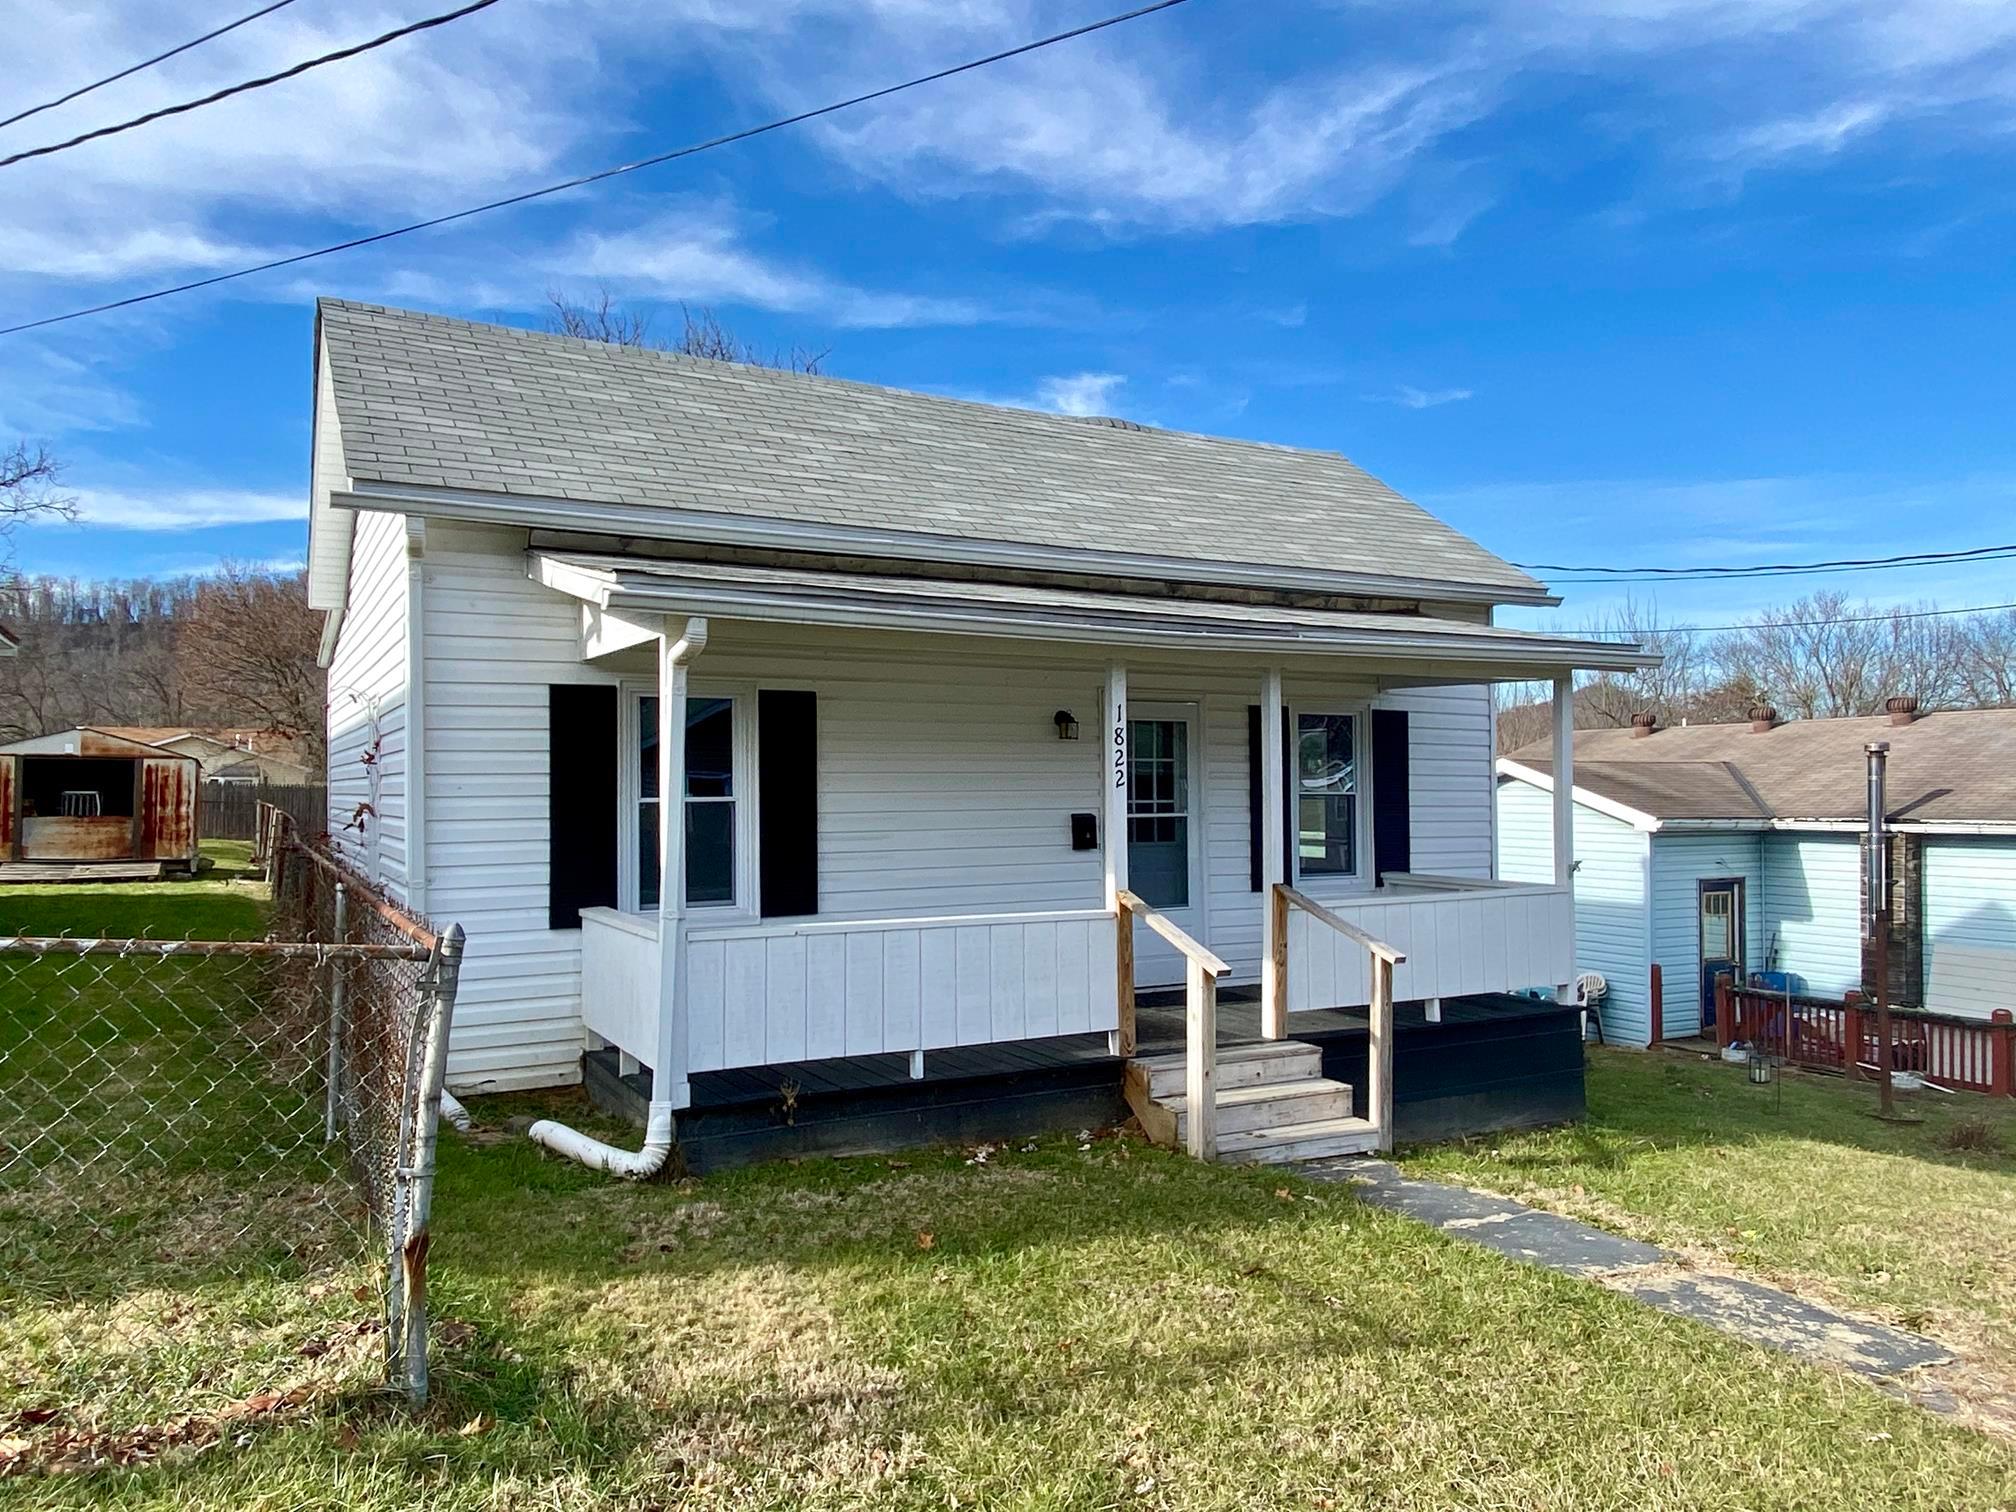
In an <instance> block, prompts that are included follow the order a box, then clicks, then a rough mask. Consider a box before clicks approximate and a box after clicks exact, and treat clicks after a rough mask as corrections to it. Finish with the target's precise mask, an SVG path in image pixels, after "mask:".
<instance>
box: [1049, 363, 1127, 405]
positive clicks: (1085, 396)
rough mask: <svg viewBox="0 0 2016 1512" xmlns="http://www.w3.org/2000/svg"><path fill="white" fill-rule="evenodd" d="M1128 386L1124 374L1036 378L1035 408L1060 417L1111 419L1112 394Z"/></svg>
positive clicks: (1078, 374)
mask: <svg viewBox="0 0 2016 1512" xmlns="http://www.w3.org/2000/svg"><path fill="white" fill-rule="evenodd" d="M1126 382H1127V377H1126V375H1125V374H1124V373H1072V374H1069V375H1068V376H1060V377H1052V378H1039V379H1038V380H1037V382H1036V406H1035V407H1036V408H1038V409H1047V410H1055V411H1056V412H1057V413H1058V414H1060V415H1080V416H1083V415H1110V414H1111V413H1112V412H1113V411H1112V407H1111V400H1112V397H1113V395H1114V394H1115V392H1117V391H1118V390H1119V389H1120V387H1121V386H1122V385H1124V384H1125V383H1126Z"/></svg>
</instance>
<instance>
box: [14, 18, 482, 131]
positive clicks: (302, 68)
mask: <svg viewBox="0 0 2016 1512" xmlns="http://www.w3.org/2000/svg"><path fill="white" fill-rule="evenodd" d="M496 3H497V0H473V3H472V4H469V5H465V6H463V7H462V8H461V9H460V10H452V11H447V12H445V13H443V14H442V15H439V16H429V17H428V18H427V19H426V20H425V21H415V22H413V23H412V24H411V25H409V26H401V27H398V28H397V29H395V30H393V31H389V32H386V33H385V34H384V35H383V36H379V37H373V38H372V39H371V40H370V41H369V42H359V43H358V44H357V45H356V46H354V47H344V48H339V49H338V50H337V51H335V52H332V53H323V54H322V55H321V56H320V57H319V58H308V59H306V60H305V61H303V62H300V63H296V64H295V65H294V66H293V67H292V68H283V69H281V70H280V72H278V73H270V74H267V75H265V76H264V77H263V78H258V79H247V80H245V81H244V82H243V83H242V84H232V85H230V86H228V87H227V88H224V89H219V90H214V91H212V92H211V93H210V94H207V95H204V96H203V97H202V98H201V99H197V100H184V101H183V102H182V103H181V104H180V105H164V106H163V107H162V108H161V109H159V110H150V111H148V112H147V114H145V115H140V116H135V117H133V119H132V120H130V121H121V122H120V123H119V124H118V125H116V126H100V127H99V128H98V129H97V130H96V131H86V132H82V133H80V134H79V135H77V136H73V137H71V138H70V139H69V140H68V141H67V142H51V143H49V144H48V145H47V146H46V147H30V148H29V149H28V150H27V151H25V152H17V153H14V154H13V155H12V156H10V157H0V168H10V167H12V166H13V165H14V164H16V163H23V162H26V161H27V160H28V159H29V158H39V157H47V156H48V155H49V154H50V153H52V152H65V151H68V150H69V149H70V148H72V147H81V146H82V145H83V144H84V143H86V142H95V141H97V140H98V139H99V138H100V137H108V136H117V135H118V134H119V133H120V132H122V131H131V130H133V129H134V128H135V127H136V126H145V125H147V124H148V122H150V121H158V120H161V119H163V118H164V117H166V116H175V115H182V114H184V113H185V112H187V111H191V110H201V109H202V108H203V107H204V106H206V105H215V104H216V103H217V102H218V101H219V100H228V99H230V98H231V97H232V96H233V95H241V94H245V93H246V92H248V91H250V90H254V89H264V88H265V87H266V86H267V85H268V84H278V83H280V82H281V81H282V80H283V79H291V78H294V77H296V76H297V75H300V74H304V73H307V72H308V71H309V70H310V69H315V68H321V67H323V66H324V65H325V64H329V63H341V62H342V61H343V60H344V59H346V58H354V57H356V56H357V55H358V54H359V53H367V52H370V51H371V50H372V49H373V48H374V47H383V46H385V44H386V43H388V42H397V41H398V40H399V39H400V38H401V37H410V36H412V35H413V34H414V33H415V32H423V31H429V30H431V29H432V28H434V27H437V26H446V25H447V24H448V23H449V22H451V21H460V20H461V19H462V18H463V17H464V16H473V15H475V14H476V12H477V11H480V10H488V9H489V8H490V7H491V6H493V5H495V4H496Z"/></svg>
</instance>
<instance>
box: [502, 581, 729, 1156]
mask: <svg viewBox="0 0 2016 1512" xmlns="http://www.w3.org/2000/svg"><path fill="white" fill-rule="evenodd" d="M658 648H659V650H658V846H659V850H658V853H659V856H660V857H661V858H662V859H661V864H660V866H659V871H658V1034H657V1046H656V1053H655V1054H654V1055H653V1057H652V1060H651V1109H650V1112H649V1113H648V1114H647V1115H646V1118H645V1123H644V1147H643V1148H642V1149H640V1150H636V1151H634V1152H633V1151H630V1150H619V1149H617V1148H616V1147H615V1146H614V1145H610V1144H604V1143H603V1142H602V1141H601V1140H599V1139H591V1138H590V1137H589V1136H588V1135H586V1134H583V1133H582V1132H581V1131H580V1130H578V1129H570V1128H569V1127H567V1125H565V1124H561V1123H555V1122H554V1121H553V1120H552V1119H549V1118H542V1119H540V1120H539V1122H537V1123H535V1124H534V1125H532V1127H531V1128H530V1129H529V1130H527V1131H526V1133H527V1137H529V1138H530V1139H531V1140H532V1142H533V1143H534V1144H539V1145H544V1146H545V1147H546V1148H547V1149H549V1150H551V1151H553V1152H554V1153H555V1154H556V1155H565V1156H566V1157H568V1158H569V1159H570V1160H578V1161H580V1162H581V1163H582V1164H583V1165H585V1166H590V1167H592V1168H594V1169H595V1170H598V1171H607V1172H609V1173H610V1174H611V1175H612V1176H626V1177H628V1178H629V1179H631V1180H632V1181H644V1180H648V1179H649V1178H650V1177H652V1176H655V1175H657V1174H658V1172H659V1171H660V1170H661V1169H663V1167H664V1165H665V1160H666V1157H667V1156H669V1155H670V1154H671V1153H672V1129H673V1115H674V1114H675V1113H676V1112H677V1110H678V1109H680V1108H682V1107H684V1106H685V1105H686V1103H687V1100H688V1092H687V1082H686V1057H685V1054H684V1051H685V1038H686V1025H685V1018H684V1015H683V1014H682V1013H681V1012H680V1011H679V1010H680V1007H681V1005H682V1004H683V1003H684V1001H685V982H684V980H683V979H682V977H681V968H682V967H683V966H684V964H685V963H684V961H682V960H681V959H680V948H681V946H682V945H683V944H684V941H685V930H684V928H683V915H684V911H685V878H686V864H685V853H684V852H685V846H684V842H685V838H686V826H685V823H684V820H685V811H686V805H685V802H684V796H685V792H686V668H687V664H688V663H690V662H691V661H692V660H693V658H694V657H696V656H698V655H699V654H700V653H701V652H702V651H704V650H706V649H707V621H706V620H704V619H700V618H697V617H696V618H694V619H689V620H687V621H686V628H685V631H684V633H682V634H681V636H680V638H679V639H678V640H677V641H674V640H673V639H672V632H671V627H670V626H669V625H668V626H667V627H666V629H665V630H664V632H663V633H662V634H661V635H660V636H659V640H658Z"/></svg>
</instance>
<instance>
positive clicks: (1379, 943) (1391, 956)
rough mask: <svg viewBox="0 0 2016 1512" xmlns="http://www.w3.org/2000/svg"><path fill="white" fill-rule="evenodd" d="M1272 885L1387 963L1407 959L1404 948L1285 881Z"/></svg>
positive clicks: (1292, 901) (1293, 901) (1401, 961)
mask: <svg viewBox="0 0 2016 1512" xmlns="http://www.w3.org/2000/svg"><path fill="white" fill-rule="evenodd" d="M1274 885H1275V886H1276V887H1278V888H1279V889H1281V896H1282V897H1284V898H1286V899H1287V900H1288V901H1289V902H1290V903H1292V904H1294V905H1295V906H1296V907H1297V908H1299V909H1301V910H1302V911H1303V912H1304V913H1306V914H1308V915H1309V916H1310V917H1311V918H1312V919H1319V920H1321V921H1322V922H1323V923H1325V924H1328V925H1329V926H1330V927H1331V928H1332V929H1334V930H1336V931H1337V933H1339V934H1341V935H1342V936H1344V938H1345V939H1347V940H1354V941H1356V942H1357V943H1358V944H1360V945H1363V946H1364V947H1365V948H1366V949H1367V950H1369V951H1371V952H1372V954H1373V955H1375V956H1377V957H1378V958H1379V959H1380V960H1382V961H1384V962H1385V963H1386V964H1387V965H1389V966H1400V965H1404V964H1405V962H1406V960H1407V953H1406V952H1405V951H1404V950H1395V949H1394V948H1393V947H1392V946H1391V945H1388V944H1387V943H1386V942H1385V941H1384V940H1382V939H1380V938H1379V937H1378V936H1377V935H1370V934H1367V933H1366V932H1365V931H1364V930H1362V929H1360V928H1359V927H1358V926H1357V925H1356V924H1353V923H1352V922H1351V921H1350V920H1349V919H1346V918H1344V917H1343V916H1341V915H1339V914H1335V913H1332V912H1331V911H1330V910H1329V909H1327V908H1325V907H1324V906H1323V905H1322V904H1321V903H1318V902H1317V901H1316V900H1315V899H1314V898H1312V897H1310V896H1309V895H1308V894H1307V893H1303V892H1298V891H1296V890H1295V889H1294V888H1292V887H1290V886H1289V885H1288V884H1287V883H1286V882H1276V883H1275V884H1274Z"/></svg>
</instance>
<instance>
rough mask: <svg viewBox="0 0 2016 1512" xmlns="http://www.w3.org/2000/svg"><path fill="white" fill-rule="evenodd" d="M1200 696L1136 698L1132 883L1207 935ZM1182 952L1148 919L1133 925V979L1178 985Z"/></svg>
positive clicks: (1130, 757) (1131, 734)
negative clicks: (1190, 700)
mask: <svg viewBox="0 0 2016 1512" xmlns="http://www.w3.org/2000/svg"><path fill="white" fill-rule="evenodd" d="M1199 757H1200V752H1199V750H1198V747H1197V706H1196V705H1195V704H1154V703H1149V704H1138V703H1137V704H1134V705H1133V706H1132V707H1130V708H1129V710H1128V718H1127V886H1128V887H1129V889H1131V890H1132V891H1133V892H1135V893H1137V894H1139V895H1140V897H1141V898H1142V899H1143V900H1144V901H1146V902H1147V903H1148V904H1149V905H1151V906H1152V907H1153V908H1155V909H1156V910H1157V911H1158V912H1160V913H1162V914H1166V915H1167V916H1168V917H1169V918H1170V919H1171V920H1172V921H1173V922H1174V923H1175V924H1177V925H1178V926H1179V927H1180V928H1182V929H1183V930H1185V931H1186V932H1188V933H1189V934H1191V935H1193V936H1195V937H1196V938H1197V939H1199V940H1202V939H1203V938H1204V877H1203V868H1202V866H1200V865H1199V851H1198V846H1199V843H1200V841H1201V839H1202V833H1201V832H1202V828H1203V826H1202V824H1201V823H1200V822H1199V809H1200V807H1201V805H1202V801H1203V788H1204V784H1203V781H1202V776H1203V774H1202V770H1201V762H1200V759H1199ZM1182 980H1183V957H1182V955H1181V953H1180V952H1178V951H1177V950H1176V948H1175V947H1174V946H1172V945H1170V944H1169V943H1168V942H1167V941H1165V940H1163V938H1162V937H1161V936H1160V935H1158V934H1155V933H1154V932H1153V931H1151V930H1149V929H1148V928H1146V927H1145V926H1143V925H1139V924H1137V925H1136V926H1135V929H1134V982H1135V985H1136V986H1139V987H1171V986H1176V985H1178V984H1180V983H1181V982H1182Z"/></svg>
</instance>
